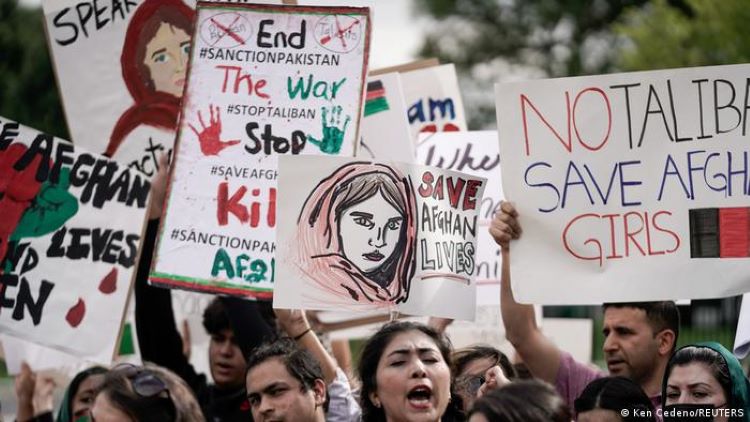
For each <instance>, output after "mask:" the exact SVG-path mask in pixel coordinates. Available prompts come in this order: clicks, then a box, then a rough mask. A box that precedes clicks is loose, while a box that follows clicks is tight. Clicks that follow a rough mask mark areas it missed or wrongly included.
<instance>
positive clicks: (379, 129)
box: [357, 72, 414, 163]
mask: <svg viewBox="0 0 750 422" xmlns="http://www.w3.org/2000/svg"><path fill="white" fill-rule="evenodd" d="M402 91H403V88H402V86H401V76H400V75H399V74H398V73H395V72H394V73H386V74H380V75H377V76H369V77H368V78H367V94H366V97H365V98H366V101H365V110H364V118H363V119H362V139H361V140H360V143H359V148H358V149H357V157H361V158H364V159H368V160H369V159H377V160H385V161H403V162H406V163H411V162H414V144H413V143H412V142H411V130H410V129H409V121H408V120H407V117H406V105H405V103H404V96H403V92H402Z"/></svg>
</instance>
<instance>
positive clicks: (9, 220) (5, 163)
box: [0, 144, 52, 274]
mask: <svg viewBox="0 0 750 422" xmlns="http://www.w3.org/2000/svg"><path fill="white" fill-rule="evenodd" d="M26 149H27V148H26V146H25V145H22V144H13V145H11V146H10V147H8V149H6V150H5V151H0V215H2V218H0V261H2V260H3V258H4V257H5V254H6V253H7V251H8V241H9V240H10V236H11V235H12V234H13V231H14V230H15V229H16V227H17V226H18V223H19V222H20V221H21V217H22V216H23V213H24V212H26V210H27V209H28V208H29V207H30V206H31V202H32V200H33V199H34V197H36V195H37V194H38V193H39V190H40V189H41V186H42V182H39V181H37V180H36V172H37V170H38V169H39V165H40V164H41V163H42V156H41V155H37V156H35V157H34V159H33V160H32V161H31V164H29V165H28V166H27V167H26V168H24V169H22V170H20V171H19V170H16V169H14V168H13V165H14V164H15V163H16V162H17V161H18V160H19V158H21V157H22V156H23V154H24V153H25V152H26ZM49 165H50V167H51V166H52V163H51V162H50V163H49ZM2 270H3V269H2V268H0V274H2Z"/></svg>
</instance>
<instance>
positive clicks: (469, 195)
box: [463, 180, 482, 210]
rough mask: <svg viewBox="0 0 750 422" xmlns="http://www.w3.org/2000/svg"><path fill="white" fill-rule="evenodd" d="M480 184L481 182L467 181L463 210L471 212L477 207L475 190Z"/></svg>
mask: <svg viewBox="0 0 750 422" xmlns="http://www.w3.org/2000/svg"><path fill="white" fill-rule="evenodd" d="M481 184H482V181H481V180H469V183H468V184H467V185H466V192H465V193H464V205H463V209H464V210H473V209H474V208H476V207H477V188H479V186H480V185H481Z"/></svg>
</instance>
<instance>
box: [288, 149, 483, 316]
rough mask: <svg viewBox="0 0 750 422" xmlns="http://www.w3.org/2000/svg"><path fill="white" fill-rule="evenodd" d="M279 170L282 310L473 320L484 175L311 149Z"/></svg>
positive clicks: (289, 158) (291, 159)
mask: <svg viewBox="0 0 750 422" xmlns="http://www.w3.org/2000/svg"><path fill="white" fill-rule="evenodd" d="M279 174H280V179H279V193H280V195H279V223H280V224H279V228H278V238H279V249H278V254H277V258H278V272H279V280H278V285H277V286H276V291H275V296H274V306H275V307H279V308H304V309H322V310H358V309H384V310H386V309H392V310H398V311H399V312H403V313H407V314H412V315H434V316H443V317H450V318H458V319H473V318H474V312H475V295H476V293H475V289H474V283H473V274H474V269H475V262H476V261H475V251H476V232H477V229H478V226H477V221H478V216H477V214H478V211H479V208H480V206H481V201H482V192H483V191H484V186H485V183H486V181H485V180H484V179H482V178H477V177H473V176H469V175H466V174H463V173H458V172H453V171H447V170H441V169H437V168H434V167H424V166H416V165H410V164H405V163H390V162H388V163H380V162H370V161H357V160H355V159H346V158H334V157H332V158H327V159H322V158H320V157H309V156H308V157H281V158H280V167H279Z"/></svg>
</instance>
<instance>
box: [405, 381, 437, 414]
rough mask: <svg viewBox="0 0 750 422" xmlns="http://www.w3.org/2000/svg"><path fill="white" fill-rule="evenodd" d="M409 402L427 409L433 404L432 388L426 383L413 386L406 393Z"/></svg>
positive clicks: (419, 407) (416, 406)
mask: <svg viewBox="0 0 750 422" xmlns="http://www.w3.org/2000/svg"><path fill="white" fill-rule="evenodd" d="M406 398H407V399H408V400H409V404H410V405H411V406H413V407H415V408H417V409H427V408H429V407H430V406H431V405H432V402H431V399H432V389H431V388H430V387H427V386H426V385H419V386H417V387H414V388H412V389H411V390H410V391H409V393H408V394H407V395H406Z"/></svg>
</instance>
